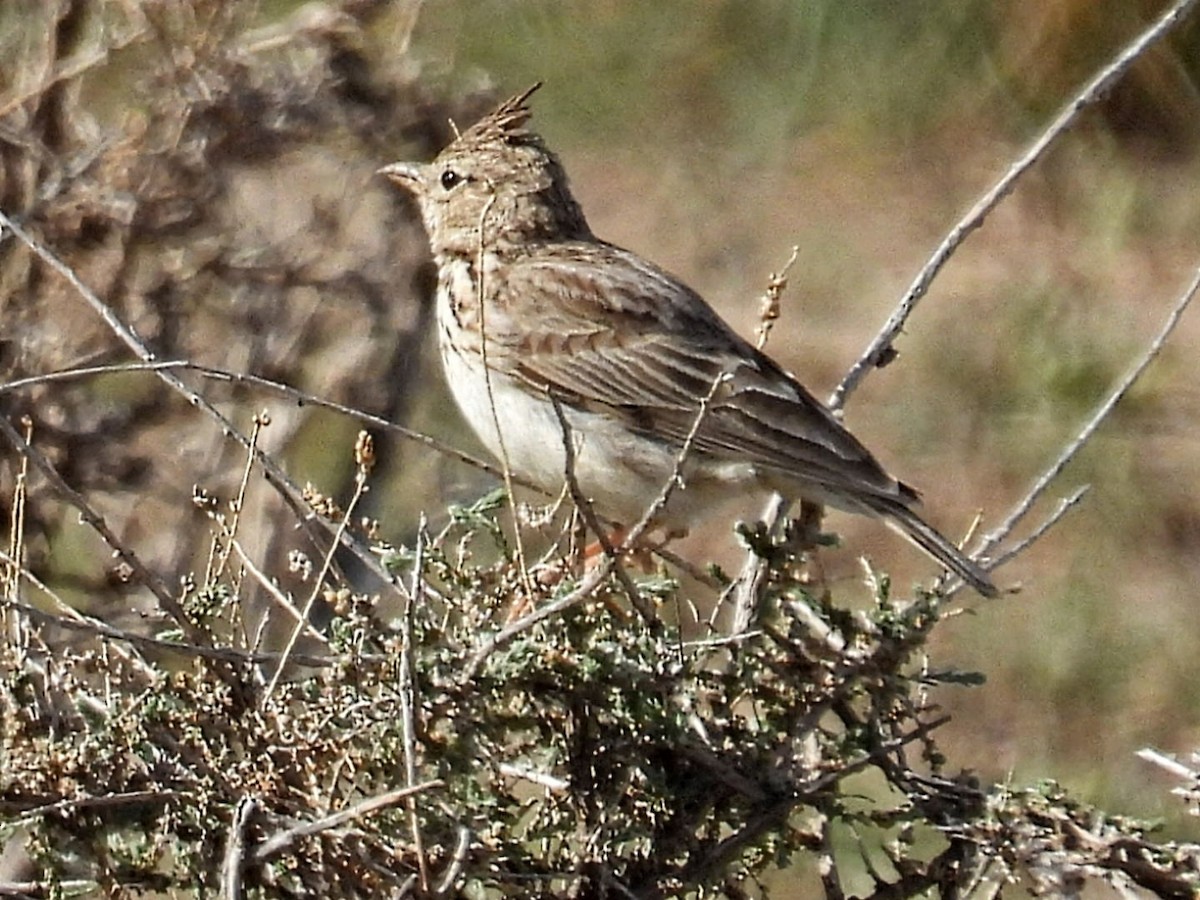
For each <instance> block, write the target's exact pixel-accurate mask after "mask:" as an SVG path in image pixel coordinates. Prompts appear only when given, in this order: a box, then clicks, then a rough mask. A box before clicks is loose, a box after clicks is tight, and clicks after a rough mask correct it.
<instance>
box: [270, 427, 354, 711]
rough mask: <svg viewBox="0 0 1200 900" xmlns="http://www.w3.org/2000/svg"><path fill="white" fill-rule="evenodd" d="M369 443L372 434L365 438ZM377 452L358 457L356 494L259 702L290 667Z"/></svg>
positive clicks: (273, 689)
mask: <svg viewBox="0 0 1200 900" xmlns="http://www.w3.org/2000/svg"><path fill="white" fill-rule="evenodd" d="M366 434H367V433H366V432H359V444H360V445H361V444H362V443H363V441H364V435H366ZM365 440H367V442H368V443H369V435H368V436H367V437H366V438H365ZM373 459H374V454H373V452H372V462H371V463H370V465H368V464H367V463H365V462H364V461H363V460H361V459H360V460H359V463H358V471H357V472H355V475H354V494H353V495H352V496H351V498H350V502H349V503H347V504H346V511H345V513H343V514H342V517H341V519H340V520H339V522H338V526H337V530H336V531H335V532H334V536H333V540H332V541H331V542H330V544H329V547H328V549H327V550H326V551H325V559H324V560H323V561H322V563H321V571H320V572H318V573H317V575H316V577H315V578H314V579H313V586H312V590H311V591H310V592H309V595H308V600H306V601H305V603H304V608H303V609H302V610H300V618H299V619H297V620H296V623H295V624H294V625H293V626H292V631H291V634H289V635H288V639H287V643H286V644H285V645H284V648H283V654H282V655H281V657H280V660H279V665H277V666H276V667H275V671H274V672H273V673H271V680H270V682H269V683H268V684H267V687H266V690H264V691H263V694H262V698H261V699H260V701H259V702H260V705H262V706H266V704H267V702H268V701H269V700H270V699H271V695H272V694H273V693H275V688H276V687H278V686H279V680H280V678H282V677H283V671H284V669H285V668H287V661H288V658H289V657H290V656H291V655H292V653H293V651H294V650H295V649H296V642H297V641H298V640H299V639H300V633H301V632H302V631H304V629H305V627H306V626H307V627H311V626H309V616H310V615H311V614H312V609H313V606H314V605H315V604H316V602H317V597H319V596H320V595H321V589H322V587H324V585H325V578H326V577H327V576H328V575H329V572H330V570H331V569H332V568H333V556H334V554H335V553H336V552H337V549H338V547H339V546H340V545H341V543H342V535H343V534H345V532H346V529H347V527H348V526H349V524H350V518H351V516H353V515H354V510H355V508H356V507H357V506H358V502H359V500H361V499H362V496H363V494H365V493H366V492H367V474H368V473H369V471H370V466H371V465H374V462H373Z"/></svg>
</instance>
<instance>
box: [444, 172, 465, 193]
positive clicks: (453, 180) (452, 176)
mask: <svg viewBox="0 0 1200 900" xmlns="http://www.w3.org/2000/svg"><path fill="white" fill-rule="evenodd" d="M438 180H439V181H440V182H441V184H442V187H443V188H444V189H445V190H447V191H448V190H450V189H451V188H453V187H454V186H455V185H456V184H458V183H459V182H460V181H462V180H463V178H462V176H461V175H459V174H458V173H457V172H455V171H454V170H453V169H447V170H446V171H444V172H443V173H442V177H441V178H440V179H438Z"/></svg>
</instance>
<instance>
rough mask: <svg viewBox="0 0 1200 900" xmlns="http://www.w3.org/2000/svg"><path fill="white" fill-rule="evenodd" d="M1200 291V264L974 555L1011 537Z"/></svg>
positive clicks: (1145, 365)
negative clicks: (1158, 324) (1142, 345)
mask: <svg viewBox="0 0 1200 900" xmlns="http://www.w3.org/2000/svg"><path fill="white" fill-rule="evenodd" d="M1198 291H1200V268H1198V269H1197V270H1196V274H1195V276H1194V277H1193V278H1192V281H1191V283H1190V284H1189V285H1188V286H1187V289H1186V290H1185V291H1184V292H1183V294H1182V295H1181V296H1180V297H1179V299H1178V300H1176V301H1175V305H1174V306H1173V307H1172V308H1171V312H1170V313H1169V314H1168V315H1167V318H1166V321H1165V322H1164V323H1163V326H1162V328H1161V329H1160V330H1159V332H1158V334H1157V336H1156V337H1155V338H1154V340H1153V341H1151V342H1150V345H1149V346H1148V347H1147V348H1146V350H1145V352H1144V353H1143V354H1142V356H1141V358H1140V359H1139V360H1138V361H1137V362H1136V363H1135V364H1134V366H1133V368H1131V369H1130V370H1129V372H1128V373H1127V374H1126V375H1125V377H1124V378H1123V379H1122V380H1121V381H1120V383H1119V384H1118V385H1117V386H1116V388H1115V389H1114V390H1113V392H1112V393H1111V394H1109V396H1108V397H1107V398H1106V399H1105V400H1104V402H1102V403H1101V404H1100V405H1099V406H1098V407H1097V408H1096V411H1095V412H1094V413H1093V414H1092V416H1091V418H1089V419H1088V420H1087V422H1085V423H1084V426H1083V428H1081V429H1080V431H1079V433H1078V434H1077V435H1076V436H1075V439H1074V440H1072V441H1071V442H1070V443H1069V444H1067V446H1066V447H1064V448H1063V449H1062V452H1061V453H1059V455H1058V458H1057V459H1055V460H1054V462H1053V463H1052V464H1051V465H1050V466H1049V468H1047V469H1046V471H1044V472H1043V473H1042V474H1041V475H1040V476H1039V477H1038V479H1037V481H1035V482H1034V484H1033V487H1031V488H1030V489H1029V492H1028V493H1027V494H1026V495H1025V496H1024V497H1023V498H1022V499H1021V501H1020V502H1019V503H1018V504H1017V505H1016V507H1014V508H1013V510H1012V512H1010V513H1009V514H1008V517H1007V518H1006V519H1005V520H1004V521H1003V522H1001V523H1000V525H999V526H997V527H996V529H995V530H993V531H991V532H990V533H988V534H987V535H985V536H984V538H983V539H982V540H981V541H980V543H979V546H978V547H977V548H976V549H975V550H974V551H973V552H972V553H971V556H972V557H974V558H976V559H978V558H980V557H982V556H985V555H986V554H987V553H988V551H989V550H991V549H992V548H993V547H994V546H996V545H997V544H998V543H1000V541H1002V540H1004V539H1005V538H1006V537H1008V535H1009V534H1010V533H1011V532H1012V530H1013V529H1014V528H1015V527H1016V526H1017V524H1018V523H1019V522H1020V521H1021V520H1022V519H1024V518H1025V516H1026V515H1027V514H1028V513H1029V510H1030V509H1032V508H1033V505H1034V503H1036V502H1037V501H1038V499H1039V498H1040V497H1041V496H1042V494H1043V493H1045V491H1046V489H1047V488H1048V487H1049V486H1050V484H1051V482H1053V481H1054V479H1055V478H1057V477H1058V475H1059V474H1060V473H1061V472H1062V470H1063V469H1065V468H1066V466H1067V464H1068V463H1069V462H1070V461H1071V460H1072V459H1074V458H1075V456H1076V455H1077V454H1078V453H1079V451H1080V450H1082V449H1083V447H1084V445H1085V444H1086V443H1087V442H1088V440H1089V439H1090V438H1091V437H1092V435H1093V434H1095V432H1096V429H1097V428H1099V427H1100V424H1101V423H1102V422H1103V421H1104V420H1105V419H1106V418H1108V415H1109V413H1111V412H1112V411H1113V408H1114V407H1115V406H1116V405H1117V403H1118V402H1120V400H1121V398H1122V397H1124V396H1125V395H1126V394H1127V393H1128V392H1129V389H1130V388H1131V387H1133V385H1134V383H1135V382H1136V381H1137V380H1138V378H1140V377H1141V375H1142V373H1143V372H1145V371H1146V368H1147V367H1148V366H1149V365H1150V363H1152V362H1153V361H1154V359H1155V358H1156V357H1157V356H1158V354H1159V353H1160V352H1161V351H1162V348H1163V345H1165V344H1166V342H1167V338H1169V337H1170V336H1171V332H1173V331H1174V330H1175V326H1176V325H1178V324H1179V320H1180V319H1181V318H1182V317H1183V314H1184V312H1185V311H1186V310H1187V308H1188V305H1189V304H1190V303H1191V302H1192V299H1193V298H1194V297H1195V296H1196V293H1197V292H1198ZM989 568H995V565H992V566H990V567H989Z"/></svg>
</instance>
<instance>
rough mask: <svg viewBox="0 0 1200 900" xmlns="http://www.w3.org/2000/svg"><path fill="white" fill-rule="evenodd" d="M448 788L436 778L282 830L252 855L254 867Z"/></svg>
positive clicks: (263, 843)
mask: <svg viewBox="0 0 1200 900" xmlns="http://www.w3.org/2000/svg"><path fill="white" fill-rule="evenodd" d="M444 786H445V782H444V781H442V780H441V779H440V778H435V779H433V780H432V781H423V782H421V783H420V784H414V785H412V786H411V787H403V788H398V789H397V790H394V791H388V792H387V793H386V794H380V795H379V796H377V797H368V798H367V799H366V800H361V801H359V802H358V803H355V804H354V805H353V806H350V807H347V808H346V809H343V810H341V811H340V812H336V813H334V814H333V815H330V816H325V817H324V818H322V819H318V820H316V821H315V822H305V823H304V824H302V825H296V826H294V827H292V828H288V829H286V830H284V831H280V832H278V833H276V834H274V835H272V836H271V837H270V838H268V839H267V840H265V841H263V842H262V843H261V844H259V845H258V846H257V847H255V848H254V852H253V853H252V854H250V862H251V863H252V864H254V865H258V864H260V863H264V862H266V861H267V860H269V859H271V858H272V857H274V856H278V855H279V854H280V853H285V852H287V851H288V850H289V849H290V848H291V847H292V846H293V845H294V844H296V843H297V842H298V841H300V840H303V839H304V838H306V837H312V836H313V835H315V834H320V833H321V832H323V831H329V830H330V829H331V828H338V827H340V826H342V825H345V824H346V823H347V822H353V821H354V820H356V819H362V818H365V817H366V816H369V815H372V814H373V813H377V812H379V811H380V810H384V809H388V808H390V807H393V806H399V805H400V804H401V803H403V802H404V801H405V800H407V799H408V798H409V797H413V796H415V795H417V794H423V793H425V792H426V791H431V790H433V789H434V788H440V787H444Z"/></svg>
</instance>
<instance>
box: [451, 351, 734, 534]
mask: <svg viewBox="0 0 1200 900" xmlns="http://www.w3.org/2000/svg"><path fill="white" fill-rule="evenodd" d="M442 361H443V365H444V366H445V372H446V378H447V381H448V382H449V384H450V390H451V393H452V394H453V396H454V399H455V401H456V402H457V404H458V407H459V409H460V410H461V411H462V414H463V417H464V418H465V419H466V420H467V422H468V424H470V426H471V427H472V429H474V431H475V433H476V434H477V435H478V436H479V439H480V440H481V441H482V442H483V444H484V446H485V447H487V449H488V450H489V451H491V453H492V454H493V455H494V456H495V457H496V458H497V459H498V460H500V462H501V464H502V465H503V464H504V463H505V461H507V464H508V465H509V467H510V468H511V471H512V472H513V474H515V475H518V476H520V477H522V478H525V479H527V480H529V481H530V482H532V483H533V484H535V485H537V486H538V487H540V488H541V489H542V490H544V491H545V492H546V493H547V494H548V495H550V496H551V497H555V496H557V495H558V494H559V492H560V491H561V490H562V488H563V485H564V484H565V483H566V466H567V457H566V451H565V449H564V436H563V427H562V424H561V423H560V422H559V419H558V416H557V415H556V413H555V410H554V406H553V405H552V404H551V403H550V401H549V399H548V398H547V397H546V396H544V395H538V394H533V393H531V392H530V391H529V390H528V389H527V388H526V387H525V386H523V385H521V384H519V383H517V382H515V381H514V380H512V379H510V378H509V377H508V376H506V375H504V374H503V373H500V372H495V371H493V373H492V377H491V379H490V380H491V385H490V391H489V386H488V383H487V379H485V377H484V372H483V367H482V366H481V365H478V364H474V363H472V362H471V361H469V360H467V359H464V358H463V356H462V355H460V354H458V353H455V352H454V351H452V350H448V349H447V348H446V347H445V345H443V353H442ZM493 404H494V410H493ZM561 409H562V413H563V416H564V418H565V419H566V420H567V425H568V431H569V433H570V439H571V443H572V446H573V447H574V459H573V470H572V471H573V473H574V475H575V480H576V483H577V484H578V485H579V487H580V490H581V491H582V493H583V495H584V497H585V498H587V500H588V501H589V502H590V503H591V504H592V506H593V508H594V510H595V512H596V513H597V514H598V515H600V516H603V517H604V518H607V519H609V520H611V521H614V522H619V523H622V524H625V525H632V524H635V523H637V522H638V521H640V520H641V518H642V516H643V515H644V514H645V511H646V510H647V509H648V508H649V507H650V505H651V504H653V503H654V502H655V500H656V498H657V497H658V496H659V495H660V493H661V492H662V490H663V488H664V486H665V485H666V483H667V482H668V481H669V480H670V479H671V477H672V476H673V474H674V473H675V470H676V459H677V456H678V449H677V448H675V447H673V446H671V445H670V444H667V443H665V442H662V441H656V440H653V439H651V438H649V437H646V436H643V435H640V434H637V433H634V432H631V431H630V430H629V429H628V428H627V427H626V426H625V425H624V424H623V423H622V422H621V421H620V420H618V419H616V418H614V417H609V416H606V415H604V414H602V413H597V412H589V411H584V410H579V409H574V408H570V407H567V406H565V405H564V406H562V407H561ZM497 426H499V430H497ZM682 476H683V485H682V486H676V487H675V488H674V489H673V491H672V494H671V498H670V501H669V503H668V505H667V507H666V509H665V512H664V513H661V514H660V515H659V516H657V517H656V520H655V521H656V524H661V525H663V526H666V527H668V528H671V529H678V530H686V529H687V528H688V527H689V526H690V525H691V524H692V523H693V522H694V521H695V520H697V519H698V518H700V517H701V516H702V514H703V513H704V512H705V511H706V510H707V509H708V508H709V507H711V506H713V505H715V504H718V503H720V502H722V501H723V500H725V499H728V498H729V497H731V496H735V495H743V494H745V493H746V491H747V489H748V488H749V487H750V485H751V484H752V480H753V477H754V473H753V471H752V470H751V469H750V467H748V466H740V467H739V466H736V465H733V464H728V463H725V464H719V465H706V464H705V463H704V462H703V461H702V460H690V461H689V462H688V463H687V464H685V466H684V467H683V472H682Z"/></svg>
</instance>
